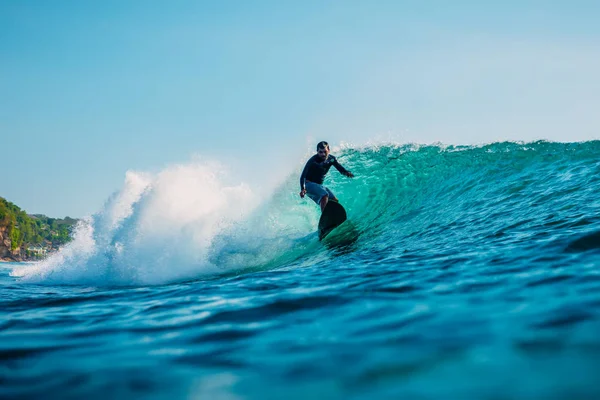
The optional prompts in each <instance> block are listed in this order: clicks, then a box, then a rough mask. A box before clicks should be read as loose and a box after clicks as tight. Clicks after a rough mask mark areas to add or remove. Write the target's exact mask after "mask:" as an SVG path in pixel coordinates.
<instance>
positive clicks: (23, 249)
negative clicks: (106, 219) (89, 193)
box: [0, 197, 79, 262]
mask: <svg viewBox="0 0 600 400" xmlns="http://www.w3.org/2000/svg"><path fill="white" fill-rule="evenodd" d="M77 222H79V220H78V219H75V218H70V217H65V218H50V217H47V216H45V215H42V214H27V213H26V212H25V211H24V210H22V209H21V208H20V207H18V206H17V205H15V204H13V203H11V202H10V201H8V200H6V199H5V198H3V197H0V262H29V261H39V260H43V259H44V258H46V257H48V256H49V255H50V254H52V253H54V252H56V251H58V250H59V249H60V248H61V247H62V246H64V245H65V244H67V243H69V242H70V241H71V240H72V236H71V234H72V231H73V227H74V226H75V225H76V224H77Z"/></svg>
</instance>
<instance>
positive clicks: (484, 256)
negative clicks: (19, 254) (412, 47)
mask: <svg viewBox="0 0 600 400" xmlns="http://www.w3.org/2000/svg"><path fill="white" fill-rule="evenodd" d="M335 154H336V155H337V156H338V158H339V160H340V162H341V163H342V164H343V165H344V166H346V167H348V168H349V169H351V170H352V171H353V172H354V174H355V175H356V178H354V179H352V180H350V179H347V178H345V177H342V176H341V175H339V174H337V172H336V171H334V170H332V171H331V173H330V175H329V176H328V178H327V181H326V182H327V184H328V185H329V187H331V188H332V189H333V191H334V192H335V193H336V194H337V195H338V197H339V198H340V201H341V203H342V204H343V205H344V206H345V207H346V209H347V211H348V217H349V221H348V222H347V223H346V224H345V225H343V226H342V227H340V228H339V229H338V230H337V231H336V232H334V233H333V234H332V236H331V237H330V238H329V240H326V241H325V242H319V241H318V238H317V236H316V226H317V222H318V218H319V212H318V209H317V207H316V205H315V204H312V203H310V202H309V201H306V200H302V199H300V198H299V196H298V174H293V175H292V176H290V177H289V178H288V179H287V180H286V181H284V182H282V183H281V184H280V185H279V186H278V187H277V188H276V190H274V191H273V194H272V195H271V196H270V197H269V198H268V199H266V200H265V199H264V198H262V195H263V194H264V193H261V196H256V195H255V194H254V193H253V192H252V190H251V188H249V187H248V186H247V185H244V184H240V185H232V186H226V185H225V184H223V183H222V182H223V180H222V179H220V178H219V177H218V176H214V174H212V173H209V172H208V171H212V170H213V169H212V168H213V167H211V168H207V167H206V166H203V165H182V166H177V167H174V168H171V169H168V170H165V171H163V172H161V173H160V174H158V175H156V176H143V175H136V174H130V175H128V177H127V179H126V182H125V184H124V187H123V189H122V190H121V191H120V192H118V193H116V194H115V195H114V196H112V197H111V198H110V199H109V200H108V201H107V203H106V205H105V207H104V208H103V209H102V210H101V211H99V212H98V213H97V214H95V215H94V216H92V217H90V218H89V219H87V220H86V221H85V223H83V224H82V225H81V226H80V227H79V228H78V229H77V232H76V234H75V240H74V242H73V243H72V244H71V245H69V246H68V247H66V248H65V249H63V250H62V251H61V252H60V253H58V254H56V255H54V256H53V257H51V258H50V259H48V260H46V261H44V262H41V263H35V264H30V265H17V264H0V397H2V398H46V397H48V396H51V397H57V398H82V397H85V398H88V399H91V398H157V399H158V398H186V399H187V398H202V399H205V398H206V399H281V398H288V399H306V398H314V399H317V398H318V399H367V398H368V399H371V398H379V399H388V398H389V399H399V398H404V399H493V400H496V399H498V400H499V399H597V398H600V383H599V382H600V381H599V380H598V376H599V375H598V370H599V367H600V336H599V332H600V268H599V267H600V216H599V211H600V196H598V193H599V192H600V160H599V158H598V156H599V155H600V142H585V143H549V142H534V143H493V144H489V145H485V146H476V147H475V146H444V147H442V146H415V145H402V146H398V145H380V146H362V147H352V146H347V147H345V148H343V149H340V150H339V151H337V152H336V153H335ZM299 168H300V164H299ZM298 173H299V171H298ZM194 187H201V189H199V190H194V189H192V188H194ZM239 204H247V205H248V207H241V206H239Z"/></svg>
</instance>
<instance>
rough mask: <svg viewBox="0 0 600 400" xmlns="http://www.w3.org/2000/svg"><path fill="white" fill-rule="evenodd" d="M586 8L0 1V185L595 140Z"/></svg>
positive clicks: (42, 194)
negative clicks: (215, 161)
mask: <svg viewBox="0 0 600 400" xmlns="http://www.w3.org/2000/svg"><path fill="white" fill-rule="evenodd" d="M598 21H600V2H597V1H577V0H573V1H560V2H559V1H552V0H547V1H535V0H532V1H526V0H525V1H512V0H507V1H503V2H487V1H464V0H463V1H461V0H457V1H447V0H439V1H402V0H392V1H366V0H365V1H350V0H345V1H325V0H321V1H310V0H309V1H306V0H303V1H280V0H276V1H258V0H253V1H242V0H240V1H228V0H223V1H210V2H209V1H179V0H174V1H151V0H139V1H134V0H125V1H124V0H101V1H100V0H98V1H80V0H72V1H69V0H61V1H50V0H39V1H27V0H20V1H16V0H15V1H11V0H0V146H1V148H2V152H1V154H2V162H1V165H2V170H3V173H2V177H1V178H0V196H3V197H6V198H7V199H8V200H10V201H12V202H14V203H16V204H17V205H19V206H21V207H23V208H25V209H26V210H27V211H28V212H30V213H45V214H47V215H50V216H55V217H60V216H65V215H70V216H75V217H81V216H83V215H86V214H90V213H92V212H95V211H96V210H98V209H99V208H100V207H101V205H102V203H103V202H104V201H105V200H106V198H107V197H108V196H109V195H110V194H112V193H113V192H114V191H116V190H118V188H119V187H120V186H121V185H122V182H123V180H124V176H125V173H126V171H128V170H142V171H156V170H160V169H161V168H163V167H164V166H166V165H168V164H171V163H176V162H186V161H187V160H189V159H190V158H191V157H192V156H193V155H194V154H199V155H202V156H206V157H213V158H220V159H221V160H222V161H225V162H226V163H229V164H231V165H232V167H233V168H234V169H237V170H239V171H241V172H240V176H244V175H246V176H247V175H251V174H252V173H255V172H257V173H268V171H269V169H270V168H277V169H278V170H279V171H280V170H282V169H283V170H286V169H287V170H289V171H290V173H292V172H294V171H295V170H294V168H295V167H296V166H298V165H300V163H301V162H302V157H303V156H304V155H305V154H306V152H307V151H308V150H310V149H312V146H313V145H314V143H313V142H314V141H317V140H321V139H325V140H328V141H330V143H332V144H338V143H340V142H342V141H344V142H350V143H356V144H363V143H366V142H367V141H369V140H376V139H377V138H385V137H394V138H395V139H396V140H399V141H411V142H421V143H431V142H434V141H442V142H444V143H481V142H488V141H493V140H503V139H509V140H519V139H522V140H531V139H550V140H587V139H592V138H599V137H600V115H599V114H600V113H599V112H598V110H599V109H600V79H598V71H600V24H599V23H598Z"/></svg>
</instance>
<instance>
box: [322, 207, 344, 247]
mask: <svg viewBox="0 0 600 400" xmlns="http://www.w3.org/2000/svg"><path fill="white" fill-rule="evenodd" d="M347 218H348V216H347V215H346V210H345V209H344V207H343V206H342V205H341V204H340V203H338V202H336V201H333V200H330V201H329V202H328V203H327V205H326V206H325V209H324V210H323V213H322V214H321V218H320V219H319V240H323V238H325V236H327V235H328V234H329V233H330V232H331V231H332V230H334V229H335V228H337V227H338V226H340V225H341V224H342V223H343V222H344V221H346V219H347Z"/></svg>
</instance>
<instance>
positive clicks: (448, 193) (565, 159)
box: [14, 142, 600, 285]
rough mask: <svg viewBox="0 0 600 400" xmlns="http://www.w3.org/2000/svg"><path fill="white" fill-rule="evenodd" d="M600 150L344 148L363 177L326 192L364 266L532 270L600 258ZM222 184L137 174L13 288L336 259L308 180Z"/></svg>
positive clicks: (214, 176) (206, 171) (590, 145)
mask: <svg viewBox="0 0 600 400" xmlns="http://www.w3.org/2000/svg"><path fill="white" fill-rule="evenodd" d="M599 149H600V143H599V142H586V143H569V144H562V143H549V142H535V143H508V142H507V143H494V144H489V145H485V146H478V147H473V146H445V147H441V146H415V145H403V146H397V145H380V146H364V147H346V148H344V149H339V151H338V153H337V154H338V156H339V158H340V161H341V162H342V163H343V164H344V165H345V166H346V167H347V168H350V169H351V170H352V171H353V172H354V174H355V175H356V178H354V179H352V180H349V179H347V178H345V177H342V176H341V175H339V174H338V173H337V171H335V170H334V169H332V170H331V172H330V175H329V176H328V178H327V179H328V181H327V182H326V184H327V185H328V186H329V187H330V188H331V189H332V190H333V191H334V192H335V193H336V195H337V196H338V197H339V199H340V201H341V202H342V204H343V205H344V206H345V207H346V209H347V211H348V217H349V220H350V223H351V224H352V225H353V226H354V227H355V228H356V229H357V231H358V233H359V237H360V240H358V241H357V242H356V243H355V246H354V251H357V252H359V253H361V254H362V255H363V256H365V257H368V256H369V252H371V251H373V250H374V249H390V250H391V249H393V250H391V253H392V254H393V255H394V256H395V257H400V256H402V255H403V254H404V253H406V252H415V254H419V256H420V257H425V256H431V257H438V258H439V257H443V256H457V253H456V252H457V250H460V252H461V253H463V254H469V255H470V256H471V257H479V256H481V257H483V258H486V257H487V258H489V257H490V255H491V254H496V253H497V255H498V256H501V257H506V256H507V252H508V251H509V250H515V249H521V250H523V251H524V254H518V257H523V256H524V255H525V256H527V257H534V258H535V257H536V256H537V255H540V254H541V253H542V252H544V251H546V250H547V249H548V248H555V249H556V251H558V253H559V254H560V253H561V250H560V249H562V248H563V247H565V246H566V247H567V248H569V249H571V250H576V249H578V248H582V247H583V248H585V249H589V248H596V247H600V241H598V240H595V239H594V236H593V235H592V236H591V239H586V238H576V239H573V235H574V234H577V233H578V232H585V231H586V227H589V226H591V225H594V224H595V223H596V222H597V217H596V215H595V210H597V209H598V206H599V205H600V199H599V198H598V196H595V195H594V193H597V192H598V181H599V174H598V172H599V171H600V167H599V162H598V161H597V154H598V150H599ZM300 168H301V165H300V166H298V170H300ZM298 173H299V172H298ZM225 180H226V178H225V172H224V171H223V169H222V167H221V166H219V165H217V164H208V163H204V164H196V163H194V164H187V165H178V166H174V167H170V168H167V169H165V170H164V171H162V172H160V173H159V174H157V175H154V176H151V175H149V174H139V173H132V172H130V173H128V174H127V177H126V181H125V184H124V186H123V188H122V190H121V191H120V192H119V193H116V194H115V195H114V196H113V197H111V198H110V199H109V200H108V201H107V203H106V205H105V207H104V208H103V209H102V210H101V211H100V212H99V213H97V214H95V215H93V216H92V217H90V218H88V219H86V220H85V221H84V222H83V223H82V224H81V225H80V226H79V227H78V228H77V229H76V233H75V240H74V242H73V243H72V244H70V245H69V246H67V247H66V248H65V249H63V250H62V251H61V252H60V253H58V254H56V255H54V256H53V257H51V258H50V259H48V260H46V261H44V262H42V263H39V264H38V265H37V266H36V267H35V268H17V269H15V271H14V275H16V276H20V277H21V278H22V279H24V280H26V281H31V282H38V283H41V282H51V283H64V284H81V283H87V284H95V285H104V284H107V285H115V284H117V285H118V284H124V285H144V284H163V283H169V282H174V281H179V280H186V279H194V278H198V277H202V276H205V275H213V274H220V273H223V272H225V273H228V272H235V271H240V270H261V269H269V268H276V267H280V266H282V265H285V264H286V263H290V262H297V261H300V263H302V261H303V259H304V261H306V262H307V263H310V262H311V260H312V258H313V257H314V255H315V253H319V252H320V251H325V250H326V248H324V247H323V246H321V245H319V243H317V242H318V241H317V240H316V235H315V234H314V231H315V227H316V225H317V223H318V218H319V213H318V212H317V207H316V205H315V204H313V203H312V202H311V201H310V200H301V199H299V197H298V196H297V192H298V183H297V181H298V178H297V173H294V174H291V176H290V177H289V179H287V180H286V181H285V182H284V183H283V184H282V185H280V187H278V188H276V190H274V193H273V194H270V195H268V196H267V200H266V201H265V193H264V192H262V193H258V194H257V193H253V192H252V190H251V186H250V185H247V184H243V183H242V184H239V185H234V186H226V185H224V183H223V181H225ZM571 240H573V241H574V243H570V241H571ZM586 240H587V241H586ZM596 242H598V243H599V244H598V246H596V245H595V243H596ZM528 248H530V249H531V248H536V250H535V251H532V252H528V251H526V250H525V249H528ZM516 256H517V255H516Z"/></svg>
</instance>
